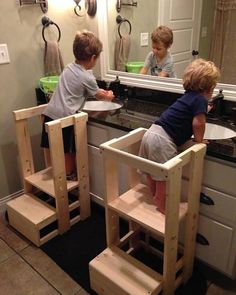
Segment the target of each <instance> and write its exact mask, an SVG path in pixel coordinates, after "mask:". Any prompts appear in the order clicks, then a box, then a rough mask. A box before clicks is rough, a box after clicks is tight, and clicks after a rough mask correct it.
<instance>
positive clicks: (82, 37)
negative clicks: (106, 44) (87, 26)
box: [73, 30, 102, 60]
mask: <svg viewBox="0 0 236 295" xmlns="http://www.w3.org/2000/svg"><path fill="white" fill-rule="evenodd" d="M101 51H102V43H101V41H100V40H99V39H98V38H97V37H96V36H95V35H94V34H93V33H92V32H89V31H86V30H84V31H82V32H80V31H79V32H77V34H76V35H75V39H74V42H73V53H74V56H75V58H76V60H89V59H90V58H91V57H92V56H93V55H95V56H97V57H98V56H99V55H100V53H101Z"/></svg>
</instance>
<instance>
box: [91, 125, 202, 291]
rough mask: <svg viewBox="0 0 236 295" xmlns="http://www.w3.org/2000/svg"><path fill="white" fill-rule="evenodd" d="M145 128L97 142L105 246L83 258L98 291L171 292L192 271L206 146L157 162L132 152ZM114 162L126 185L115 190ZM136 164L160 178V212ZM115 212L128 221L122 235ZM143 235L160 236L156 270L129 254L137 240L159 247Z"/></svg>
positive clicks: (134, 247)
mask: <svg viewBox="0 0 236 295" xmlns="http://www.w3.org/2000/svg"><path fill="white" fill-rule="evenodd" d="M145 131H146V129H144V128H138V129H136V130H134V131H132V132H130V133H128V134H127V135H125V136H123V137H120V138H118V139H113V140H111V141H109V142H107V143H104V144H102V145H101V146H100V148H101V150H102V153H103V157H104V167H105V168H104V169H105V182H106V184H105V186H106V198H105V208H106V233H107V246H108V248H107V249H105V250H104V251H103V252H102V253H101V254H99V255H98V256H97V257H96V258H94V259H93V260H92V261H91V262H90V263H89V270H90V283H91V288H92V289H94V290H95V291H96V292H97V293H98V294H100V295H101V294H102V295H110V294H113V295H127V294H130V295H137V294H140V295H144V294H152V295H154V294H159V293H160V292H161V291H162V292H163V295H171V294H174V291H175V289H176V288H177V287H178V286H179V285H180V284H182V283H186V282H187V280H188V279H189V278H190V277H191V274H192V270H193V262H194V251H195V237H196V231H197V224H198V210H199V198H200V190H201V180H202V170H203V162H204V155H205V152H206V146H205V144H196V145H193V146H192V147H190V148H188V149H187V150H185V151H184V152H182V153H180V154H178V155H177V156H176V157H174V158H172V159H171V160H169V161H167V162H166V163H164V164H159V163H155V162H152V161H149V160H147V159H144V158H141V157H139V156H138V150H139V146H140V143H141V139H142V137H143V135H144V133H145ZM120 162H122V163H124V164H126V165H127V167H128V175H129V189H128V190H127V191H126V192H125V193H123V194H122V195H120V196H119V193H118V192H119V189H118V163H120ZM183 167H185V168H186V169H188V173H189V179H188V199H187V202H185V203H182V202H180V196H181V185H182V169H183ZM137 169H140V170H141V171H143V172H146V173H148V174H151V175H155V176H159V177H161V178H163V179H164V180H166V182H167V198H166V215H163V214H162V213H160V212H159V211H157V209H156V206H154V205H153V201H152V196H151V194H150V191H149V188H148V187H147V186H146V185H145V184H142V183H141V182H140V174H139V173H138V172H137ZM120 217H122V218H124V219H126V220H127V221H128V222H129V232H128V233H126V234H125V235H124V236H123V237H120V227H119V218H120ZM183 220H185V237H186V239H185V243H184V245H183V246H182V247H181V249H182V256H181V257H180V258H179V256H178V249H179V248H180V247H179V245H178V230H179V223H180V221H183ZM140 232H142V233H145V239H140ZM146 233H147V234H146ZM149 236H153V237H158V239H159V240H160V241H163V244H164V250H163V253H162V256H163V273H162V274H159V273H158V272H156V271H154V270H152V269H151V268H150V267H149V266H147V265H145V264H144V263H142V262H140V261H138V260H137V259H136V258H134V257H132V256H131V254H132V253H135V251H136V250H137V249H138V248H139V247H142V246H143V245H144V247H145V249H146V250H149V251H151V252H152V253H155V254H158V253H159V252H160V251H158V250H157V249H155V248H154V247H153V246H151V245H149ZM124 246H125V247H124ZM159 254H160V253H159Z"/></svg>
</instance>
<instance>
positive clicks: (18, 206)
mask: <svg viewBox="0 0 236 295" xmlns="http://www.w3.org/2000/svg"><path fill="white" fill-rule="evenodd" d="M7 212H8V218H9V223H10V225H11V226H12V227H14V228H15V229H17V230H18V231H19V232H20V233H21V234H23V235H24V236H26V237H27V238H28V239H29V240H30V241H32V242H33V243H34V244H35V245H37V246H40V245H42V244H43V243H45V242H46V241H48V240H49V239H51V238H53V237H55V236H56V235H57V234H58V230H57V227H55V229H52V230H51V231H50V232H49V233H48V234H45V236H43V237H41V236H40V230H42V229H43V228H45V227H46V226H48V225H51V224H52V223H53V222H55V221H56V220H57V216H56V212H55V210H53V209H52V208H50V207H49V206H48V205H44V204H43V203H42V202H41V201H38V200H37V199H36V198H35V197H34V196H33V195H31V194H23V195H22V196H20V197H18V198H16V199H13V200H11V201H9V202H8V203H7Z"/></svg>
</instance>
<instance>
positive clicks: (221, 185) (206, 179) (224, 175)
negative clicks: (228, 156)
mask: <svg viewBox="0 0 236 295" xmlns="http://www.w3.org/2000/svg"><path fill="white" fill-rule="evenodd" d="M202 182H203V185H205V186H208V187H211V188H213V189H215V190H217V191H218V190H219V191H221V192H223V193H226V194H229V195H232V196H236V166H234V165H233V163H232V166H228V165H224V164H223V163H218V162H214V161H210V160H208V159H206V160H205V161H204V170H203V181H202Z"/></svg>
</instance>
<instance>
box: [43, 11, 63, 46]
mask: <svg viewBox="0 0 236 295" xmlns="http://www.w3.org/2000/svg"><path fill="white" fill-rule="evenodd" d="M42 25H43V29H42V37H43V40H44V42H45V43H47V40H46V39H45V36H44V30H45V29H46V28H47V27H48V26H49V25H54V26H56V28H57V30H58V39H57V42H59V41H60V40H61V30H60V28H59V26H58V25H57V24H56V23H54V22H53V21H51V20H50V19H49V18H48V17H46V16H44V17H43V18H42Z"/></svg>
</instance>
